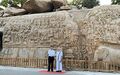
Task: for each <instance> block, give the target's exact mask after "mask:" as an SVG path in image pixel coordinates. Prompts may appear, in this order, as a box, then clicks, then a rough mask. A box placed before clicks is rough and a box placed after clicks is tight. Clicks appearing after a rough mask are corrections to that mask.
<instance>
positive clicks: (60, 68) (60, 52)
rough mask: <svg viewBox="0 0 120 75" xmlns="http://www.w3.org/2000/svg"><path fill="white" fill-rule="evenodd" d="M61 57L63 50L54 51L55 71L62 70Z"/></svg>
mask: <svg viewBox="0 0 120 75" xmlns="http://www.w3.org/2000/svg"><path fill="white" fill-rule="evenodd" d="M62 57H63V52H62V51H57V53H56V71H62Z"/></svg>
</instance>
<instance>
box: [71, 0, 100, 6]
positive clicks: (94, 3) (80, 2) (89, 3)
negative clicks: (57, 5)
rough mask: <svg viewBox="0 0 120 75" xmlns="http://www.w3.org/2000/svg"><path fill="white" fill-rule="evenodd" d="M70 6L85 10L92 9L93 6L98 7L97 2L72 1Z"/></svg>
mask: <svg viewBox="0 0 120 75" xmlns="http://www.w3.org/2000/svg"><path fill="white" fill-rule="evenodd" d="M70 4H71V5H75V6H76V7H79V6H81V7H86V8H93V7H94V6H97V5H99V1H98V0H73V1H72V2H71V3H70Z"/></svg>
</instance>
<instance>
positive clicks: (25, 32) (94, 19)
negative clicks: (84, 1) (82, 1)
mask: <svg viewBox="0 0 120 75" xmlns="http://www.w3.org/2000/svg"><path fill="white" fill-rule="evenodd" d="M119 8H120V6H119V5H113V6H99V7H95V8H93V9H90V10H88V9H81V10H70V11H61V12H60V11H59V12H52V13H42V14H32V15H24V16H16V17H7V18H0V25H1V27H0V28H4V29H3V34H4V36H3V46H4V49H3V53H4V52H8V54H14V53H11V50H17V52H18V53H17V54H18V55H17V56H20V57H21V56H22V54H24V52H25V54H24V55H25V56H24V57H45V55H47V54H46V52H47V50H48V48H49V46H50V45H54V48H56V47H58V46H62V47H63V50H64V53H65V55H64V56H65V57H68V56H72V57H69V58H74V59H84V58H85V57H86V56H87V57H88V59H89V60H93V59H94V56H95V53H96V50H99V49H98V48H99V47H101V46H105V47H107V48H112V50H113V51H112V52H111V55H112V53H113V52H114V51H117V50H120V31H119V30H120V9H119ZM6 50H7V51H6ZM106 50H107V49H106ZM42 52H43V54H44V55H43V54H42ZM67 54H68V55H67ZM113 55H114V53H113ZM11 56H12V55H11ZM13 56H14V55H13ZM115 57H116V56H115ZM110 58H111V57H110ZM116 58H117V57H116ZM115 60H117V59H115Z"/></svg>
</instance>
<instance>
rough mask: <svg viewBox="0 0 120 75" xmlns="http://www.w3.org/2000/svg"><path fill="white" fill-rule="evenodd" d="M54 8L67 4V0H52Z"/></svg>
mask: <svg viewBox="0 0 120 75" xmlns="http://www.w3.org/2000/svg"><path fill="white" fill-rule="evenodd" d="M51 1H52V4H53V6H54V9H59V8H60V7H61V6H65V5H67V0H51Z"/></svg>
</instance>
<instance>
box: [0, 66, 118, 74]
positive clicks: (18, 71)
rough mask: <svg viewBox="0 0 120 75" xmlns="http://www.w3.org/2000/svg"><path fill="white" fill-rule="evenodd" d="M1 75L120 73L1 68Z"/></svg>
mask: <svg viewBox="0 0 120 75" xmlns="http://www.w3.org/2000/svg"><path fill="white" fill-rule="evenodd" d="M0 75H120V73H101V72H86V71H85V72H84V71H67V72H64V73H56V72H53V73H52V72H50V73H48V72H46V70H45V69H34V68H18V67H5V66H0Z"/></svg>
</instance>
